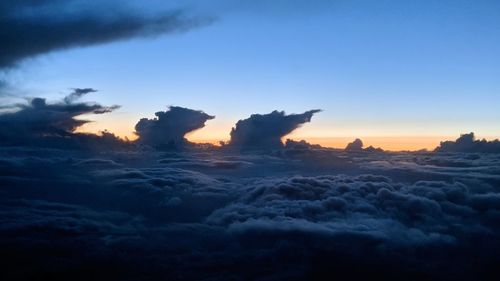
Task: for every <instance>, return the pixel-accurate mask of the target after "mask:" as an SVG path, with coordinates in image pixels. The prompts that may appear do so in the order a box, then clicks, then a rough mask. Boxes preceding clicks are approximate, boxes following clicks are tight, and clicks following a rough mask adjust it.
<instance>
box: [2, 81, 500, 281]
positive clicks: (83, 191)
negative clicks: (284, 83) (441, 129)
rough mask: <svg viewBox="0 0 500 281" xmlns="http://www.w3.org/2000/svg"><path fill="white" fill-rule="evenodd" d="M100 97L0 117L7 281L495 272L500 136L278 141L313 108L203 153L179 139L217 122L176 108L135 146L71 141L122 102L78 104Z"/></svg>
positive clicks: (252, 123)
mask: <svg viewBox="0 0 500 281" xmlns="http://www.w3.org/2000/svg"><path fill="white" fill-rule="evenodd" d="M93 92H95V90H94V89H91V88H86V89H73V90H72V92H71V93H70V94H69V95H67V96H66V97H65V98H63V99H62V100H61V101H59V102H49V101H46V100H45V99H42V98H33V99H30V100H28V101H26V103H23V104H15V105H11V106H6V107H4V108H6V109H7V112H4V113H3V114H1V115H0V124H1V126H0V136H1V138H0V140H1V142H0V143H1V145H0V193H1V194H0V248H1V249H2V251H1V253H0V262H1V264H2V270H0V279H1V280H45V279H47V280H158V279H161V280H332V279H340V280H345V279H350V280H366V279H383V280H498V278H500V272H499V269H498V264H500V257H499V256H498V252H499V251H500V223H499V221H500V154H496V153H485V152H495V151H496V150H495V149H494V147H495V146H496V145H497V144H498V141H493V142H486V141H477V140H475V139H474V138H473V135H463V136H461V137H460V138H459V139H458V140H457V141H456V142H444V143H442V144H441V146H440V147H438V148H437V149H436V151H435V152H399V153H395V152H383V151H381V150H378V149H375V148H364V146H363V143H362V141H361V140H355V141H354V142H353V143H351V144H349V145H348V146H347V147H346V149H345V150H336V149H327V148H323V147H321V146H318V145H311V144H308V143H307V142H305V141H300V142H297V141H292V140H287V141H286V143H285V144H282V143H281V141H280V140H281V138H282V137H284V136H285V135H286V134H288V133H289V132H291V131H293V130H294V129H296V128H297V127H298V126H299V125H300V124H303V123H305V122H309V121H310V120H311V117H312V115H313V114H314V113H316V112H318V111H317V110H312V111H307V112H305V113H303V114H291V115H286V114H285V113H283V112H278V111H274V112H272V113H270V114H263V115H259V114H256V115H252V116H251V117H250V118H248V119H244V120H240V121H239V122H238V123H237V124H236V126H235V127H234V128H233V130H232V133H231V137H232V139H231V141H230V142H229V143H228V144H227V145H224V146H222V147H220V148H217V147H212V146H196V145H194V144H190V143H189V142H188V141H187V140H186V139H185V137H184V136H185V134H186V133H188V132H190V131H192V130H196V129H199V128H202V127H203V126H204V125H205V122H206V121H208V120H210V119H212V118H214V117H213V116H211V115H208V114H206V113H204V112H202V111H197V110H191V109H187V108H182V107H174V106H173V107H170V108H169V109H168V110H167V111H164V112H163V111H160V112H157V113H156V118H154V119H147V118H144V119H141V120H140V121H139V122H138V123H137V125H136V132H137V134H138V136H139V139H138V141H136V142H129V141H124V140H120V139H119V138H117V137H115V136H114V135H113V134H112V133H109V132H104V133H103V134H102V135H100V136H97V135H88V134H81V133H75V129H76V128H77V127H78V126H81V125H82V124H84V123H86V122H87V121H84V120H82V118H78V119H75V117H77V116H79V115H81V114H103V113H107V112H110V111H112V110H114V109H116V108H117V106H104V105H100V104H97V103H91V102H81V101H79V98H81V97H82V96H83V95H86V94H90V93H93ZM155 148H156V149H155ZM248 148H251V149H250V150H249V149H248Z"/></svg>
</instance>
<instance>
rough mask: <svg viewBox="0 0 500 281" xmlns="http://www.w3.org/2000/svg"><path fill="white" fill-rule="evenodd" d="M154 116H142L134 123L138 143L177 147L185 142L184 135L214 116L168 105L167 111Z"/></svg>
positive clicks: (199, 127) (202, 125) (201, 126)
mask: <svg viewBox="0 0 500 281" xmlns="http://www.w3.org/2000/svg"><path fill="white" fill-rule="evenodd" d="M155 115H156V118H154V119H147V118H142V119H141V120H140V121H139V122H138V123H137V124H136V125H135V133H136V134H137V136H138V137H139V139H138V140H137V141H138V142H139V143H142V144H147V145H151V146H154V147H163V148H166V147H179V146H182V145H184V144H186V143H187V140H186V139H185V138H184V136H185V135H186V134H187V133H189V132H192V131H194V130H197V129H201V128H203V127H204V126H205V122H206V121H208V120H211V119H213V118H215V117H214V116H210V115H208V114H206V113H205V112H203V111H200V110H192V109H189V108H184V107H179V106H170V107H169V110H168V111H159V112H156V113H155Z"/></svg>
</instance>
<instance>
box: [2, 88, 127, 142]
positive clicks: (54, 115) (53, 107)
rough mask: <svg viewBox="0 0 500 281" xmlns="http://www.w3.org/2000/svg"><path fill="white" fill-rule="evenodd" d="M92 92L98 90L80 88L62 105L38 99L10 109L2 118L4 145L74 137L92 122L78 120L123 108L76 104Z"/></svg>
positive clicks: (66, 98)
mask: <svg viewBox="0 0 500 281" xmlns="http://www.w3.org/2000/svg"><path fill="white" fill-rule="evenodd" d="M91 92H96V90H94V89H91V88H88V89H79V88H76V89H73V92H71V93H70V94H69V95H68V96H66V97H65V98H64V99H63V101H60V102H56V103H47V101H46V100H45V99H44V98H39V97H36V98H32V99H31V100H29V102H28V103H27V104H15V105H12V106H10V109H11V112H7V113H3V114H1V115H0V125H1V126H0V143H4V144H23V143H36V140H37V139H41V138H71V137H73V136H75V133H74V131H75V130H76V129H77V128H78V127H80V126H82V125H84V124H86V123H88V122H89V121H88V120H82V119H76V118H75V117H77V116H80V115H83V114H104V113H108V112H111V111H113V110H115V109H117V108H118V107H119V106H116V105H115V106H103V105H100V104H97V103H87V102H76V100H77V99H78V98H80V97H82V96H83V95H85V94H88V93H91Z"/></svg>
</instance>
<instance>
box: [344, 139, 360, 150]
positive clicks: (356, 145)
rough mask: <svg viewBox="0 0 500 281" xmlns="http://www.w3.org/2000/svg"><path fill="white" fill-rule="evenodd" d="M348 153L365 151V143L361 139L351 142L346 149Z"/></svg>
mask: <svg viewBox="0 0 500 281" xmlns="http://www.w3.org/2000/svg"><path fill="white" fill-rule="evenodd" d="M345 150H346V151H363V141H361V140H360V139H355V140H354V141H353V142H350V143H348V144H347V146H346V147H345Z"/></svg>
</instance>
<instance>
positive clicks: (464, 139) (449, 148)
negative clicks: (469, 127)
mask: <svg viewBox="0 0 500 281" xmlns="http://www.w3.org/2000/svg"><path fill="white" fill-rule="evenodd" d="M436 151H438V152H487V153H500V141H499V140H498V139H496V140H493V141H487V140H485V139H482V140H476V137H475V136H474V133H469V134H463V135H461V136H460V137H459V138H458V139H457V140H456V141H444V142H441V144H440V145H439V146H438V147H437V148H436Z"/></svg>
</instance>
